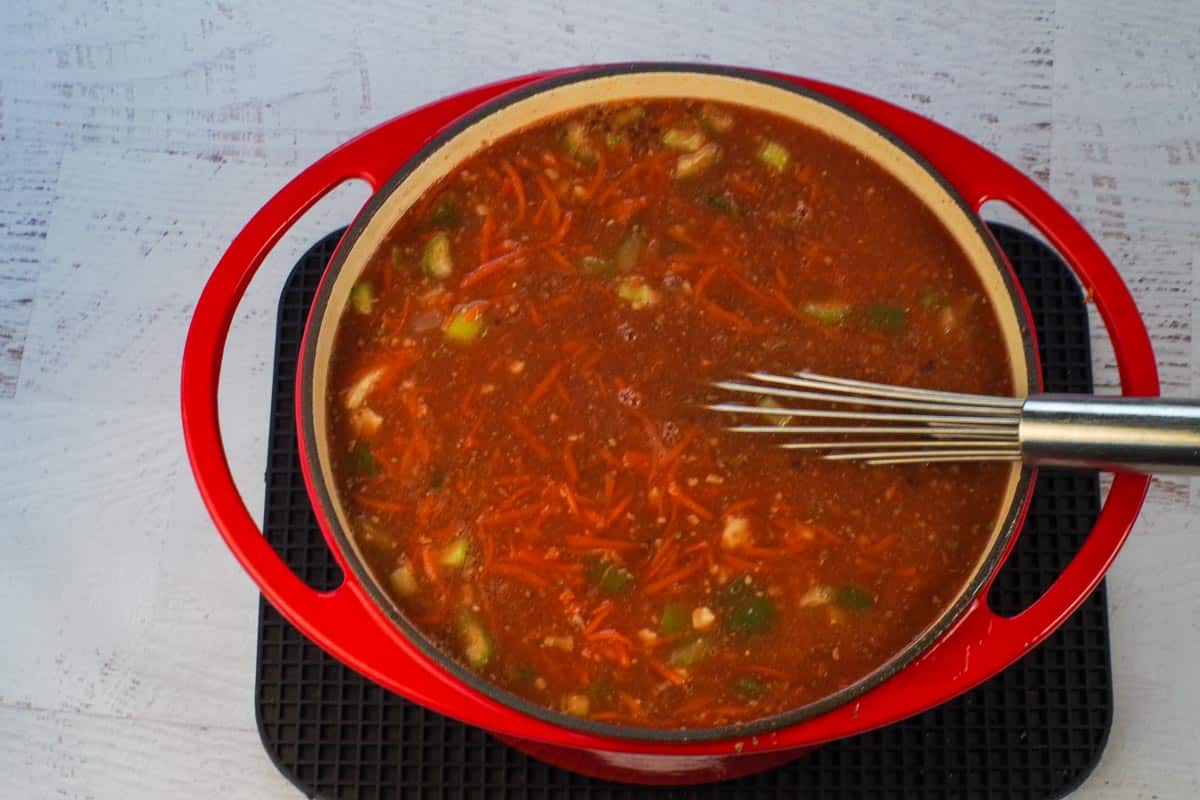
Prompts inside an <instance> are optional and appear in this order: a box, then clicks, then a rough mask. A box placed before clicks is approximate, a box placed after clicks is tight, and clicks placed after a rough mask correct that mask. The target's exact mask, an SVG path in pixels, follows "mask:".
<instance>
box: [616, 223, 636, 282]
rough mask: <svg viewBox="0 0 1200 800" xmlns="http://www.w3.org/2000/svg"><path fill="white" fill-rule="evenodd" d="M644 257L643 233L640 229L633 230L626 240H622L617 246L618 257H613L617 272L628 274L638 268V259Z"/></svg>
mask: <svg viewBox="0 0 1200 800" xmlns="http://www.w3.org/2000/svg"><path fill="white" fill-rule="evenodd" d="M641 258H642V235H641V233H640V232H638V231H636V230H635V231H632V232H631V233H630V234H629V235H628V236H626V237H625V241H623V242H621V244H620V246H618V247H617V253H616V257H615V258H614V259H613V261H614V262H615V266H616V268H617V272H619V273H621V274H622V275H628V274H629V273H631V272H633V271H634V269H636V268H637V265H638V261H640V260H641Z"/></svg>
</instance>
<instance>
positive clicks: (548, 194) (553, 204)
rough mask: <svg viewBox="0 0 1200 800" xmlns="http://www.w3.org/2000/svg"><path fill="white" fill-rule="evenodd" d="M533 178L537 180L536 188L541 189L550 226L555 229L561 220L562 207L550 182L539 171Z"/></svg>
mask: <svg viewBox="0 0 1200 800" xmlns="http://www.w3.org/2000/svg"><path fill="white" fill-rule="evenodd" d="M534 179H535V180H536V181H537V185H538V188H539V189H541V190H542V196H543V197H544V198H545V200H544V201H543V206H544V207H545V208H547V209H548V210H549V213H550V227H552V228H554V229H555V230H557V229H558V226H559V224H560V223H561V222H562V207H561V206H560V205H559V204H558V195H556V194H555V193H554V189H552V188H551V187H550V182H549V181H547V180H546V179H545V177H543V176H542V174H541V173H540V172H539V173H536V174H535V175H534Z"/></svg>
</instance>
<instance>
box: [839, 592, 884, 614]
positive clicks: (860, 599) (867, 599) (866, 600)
mask: <svg viewBox="0 0 1200 800" xmlns="http://www.w3.org/2000/svg"><path fill="white" fill-rule="evenodd" d="M833 601H834V602H835V603H837V604H838V605H839V606H841V607H842V608H848V609H850V610H851V611H866V610H867V609H868V608H870V607H871V606H873V605H875V596H874V595H873V594H871V593H870V592H868V591H866V590H865V589H860V588H858V587H857V586H843V587H842V588H841V589H838V590H837V591H836V592H835V593H834V595H833Z"/></svg>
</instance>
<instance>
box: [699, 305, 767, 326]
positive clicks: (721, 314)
mask: <svg viewBox="0 0 1200 800" xmlns="http://www.w3.org/2000/svg"><path fill="white" fill-rule="evenodd" d="M696 302H697V304H698V305H699V306H700V308H701V309H702V310H703V311H704V312H705V313H706V314H708V315H709V316H710V317H712V318H713V319H716V320H720V321H721V322H724V323H726V324H728V325H729V327H731V328H733V329H735V330H737V331H741V332H742V333H766V332H767V329H766V328H763V327H762V326H761V325H755V324H754V323H753V322H751V321H750V320H748V319H746V318H744V317H742V316H739V315H738V314H735V313H734V312H732V311H729V310H728V309H725V308H722V307H721V306H719V305H717V304H716V303H714V302H713V301H711V300H699V299H698V300H697V301H696Z"/></svg>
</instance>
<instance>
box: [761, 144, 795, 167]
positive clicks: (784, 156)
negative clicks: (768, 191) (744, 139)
mask: <svg viewBox="0 0 1200 800" xmlns="http://www.w3.org/2000/svg"><path fill="white" fill-rule="evenodd" d="M791 158H792V156H791V153H789V152H788V151H787V148H786V147H784V146H783V145H781V144H780V143H779V142H770V141H768V142H763V144H762V147H760V148H758V160H759V161H761V162H762V163H763V164H765V165H766V166H767V167H768V168H769V169H771V170H774V171H775V172H783V171H784V169H786V168H787V165H788V161H790V160H791Z"/></svg>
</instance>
